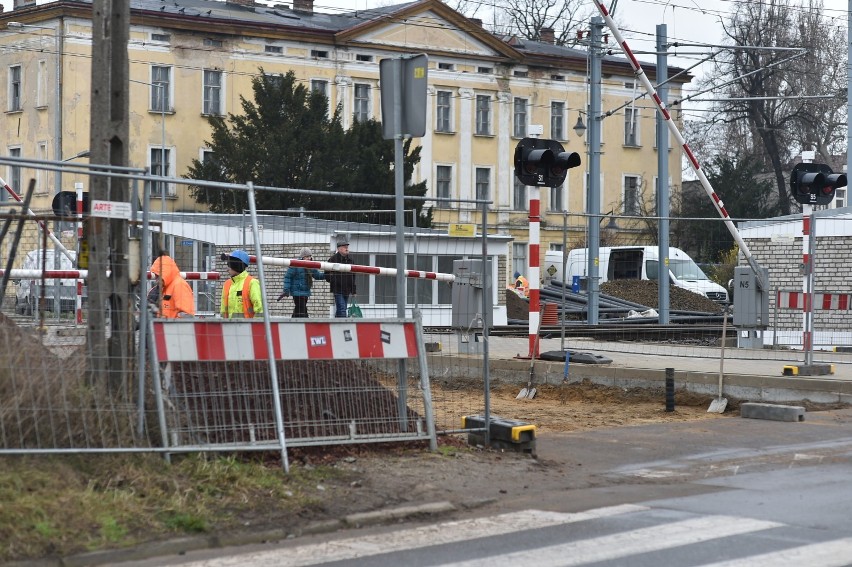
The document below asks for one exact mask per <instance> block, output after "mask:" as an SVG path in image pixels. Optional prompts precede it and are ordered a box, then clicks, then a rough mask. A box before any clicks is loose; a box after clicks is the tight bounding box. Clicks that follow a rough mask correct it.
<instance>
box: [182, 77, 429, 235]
mask: <svg viewBox="0 0 852 567" xmlns="http://www.w3.org/2000/svg"><path fill="white" fill-rule="evenodd" d="M252 91H253V95H254V96H253V100H251V101H249V100H247V99H246V98H244V97H240V104H241V107H242V114H239V115H237V114H228V116H227V117H223V116H211V117H210V118H209V119H208V121H209V123H210V126H211V129H212V136H211V139H210V140H209V141H208V142H207V145H208V146H209V147H210V149H211V151H212V156H211V157H210V158H208V159H206V160H205V161H204V162H203V163H202V162H201V161H199V160H193V162H192V165H191V166H190V168H189V171H188V174H187V177H189V178H190V179H204V180H207V181H222V182H227V183H246V182H248V181H251V182H253V183H254V184H255V185H256V186H265V187H281V188H298V189H312V190H326V191H341V192H349V193H363V194H365V196H364V198H363V199H352V198H350V197H339V196H332V195H329V196H317V195H301V194H297V193H283V192H275V191H259V192H257V193H256V196H257V208H258V210H273V211H274V210H285V209H290V208H298V207H304V208H305V209H306V210H308V211H310V210H316V211H320V210H337V211H342V212H346V211H357V210H376V209H385V210H387V209H394V207H395V202H394V200H393V199H376V198H371V197H369V196H368V195H367V194H377V193H378V194H388V195H393V194H394V173H393V163H394V149H393V141H392V140H384V139H383V138H382V129H381V124H380V123H379V122H377V121H375V120H368V121H367V122H364V123H360V122H357V121H355V122H354V123H353V125H352V127H350V128H349V129H348V130H344V129H343V125H342V120H341V118H340V108H339V107H338V108H337V109H335V112H334V113H333V114H332V115H331V116H329V102H328V99H327V98H326V96H325V95H323V94H322V93H318V92H315V91H311V90H309V89H308V88H307V87H305V86H304V85H303V84H301V83H299V82H298V81H297V80H296V76H295V74H294V73H293V72H292V71H291V72H288V73H287V74H286V75H267V74H264V72H263V69H260V74H259V75H258V76H257V77H255V78H254V79H253V80H252ZM404 156H405V161H404V163H405V182H406V187H405V194H406V195H408V196H423V195H425V194H426V183H425V181H424V182H421V183H417V184H413V185H411V184H410V180H411V176H412V174H413V171H414V166H415V165H416V164H417V163H419V161H420V148H419V147H417V148H415V149H414V150H412V148H411V140H406V142H405V145H404ZM192 195H193V197H194V198H195V199H196V200H197V201H198V202H199V203H204V204H207V205H208V206H209V207H210V210H211V211H213V212H221V213H236V212H240V211H243V210H245V209H246V208H248V201H247V196H246V194H245V192H243V191H235V190H223V189H218V188H206V187H198V186H196V187H193V188H192ZM405 207H406V209H411V208H416V209H417V211H418V216H419V217H420V219H419V220H418V225H419V226H429V225H430V224H431V212H429V211H427V212H425V213H424V212H423V203H422V202H421V201H410V202H406V204H405ZM334 218H335V219H338V220H351V221H355V220H358V221H371V222H385V223H393V220H394V215H393V213H390V214H384V215H382V216H381V218H379V217H377V216H376V215H371V214H363V213H355V212H351V213H347V214H345V215H344V216H340V215H335V216H334Z"/></svg>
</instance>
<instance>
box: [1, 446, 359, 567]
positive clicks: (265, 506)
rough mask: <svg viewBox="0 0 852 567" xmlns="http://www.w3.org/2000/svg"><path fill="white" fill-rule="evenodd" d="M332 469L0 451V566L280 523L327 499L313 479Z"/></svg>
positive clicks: (328, 477)
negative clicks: (18, 454) (7, 454)
mask: <svg viewBox="0 0 852 567" xmlns="http://www.w3.org/2000/svg"><path fill="white" fill-rule="evenodd" d="M341 475H342V473H341V472H340V471H338V470H335V469H334V468H333V467H331V466H324V465H320V466H310V467H300V466H294V467H292V468H291V472H290V474H289V475H285V474H284V472H283V470H282V469H281V466H280V463H269V462H265V461H264V460H263V459H262V458H261V457H259V456H251V457H246V458H239V457H234V456H227V457H226V456H211V455H206V456H205V455H191V456H178V457H173V460H172V464H171V465H169V464H167V463H166V462H165V461H164V460H163V459H162V458H160V457H158V456H156V455H118V456H116V455H91V456H43V457H4V458H3V459H2V460H0V502H2V503H3V504H2V506H0V541H2V542H4V543H3V545H2V546H0V563H3V562H6V561H14V560H25V559H36V558H40V557H45V556H49V555H58V556H66V555H70V554H74V553H79V552H83V551H89V550H94V549H107V548H119V547H128V546H132V545H135V544H138V543H141V542H144V541H151V540H156V539H163V538H167V537H178V536H181V535H186V534H197V533H207V532H217V531H225V530H234V529H247V527H249V526H257V525H258V524H260V523H262V522H263V523H268V524H270V525H271V524H273V523H274V524H275V525H276V526H278V527H282V526H287V525H288V522H293V521H295V520H294V519H296V518H299V517H304V516H305V515H310V514H311V513H312V512H313V511H315V510H317V509H318V508H320V507H321V506H322V505H323V498H330V497H333V491H331V492H321V491H318V490H317V485H318V484H319V483H323V484H326V483H328V482H329V481H334V480H335V479H337V478H339V477H341ZM341 483H345V480H341Z"/></svg>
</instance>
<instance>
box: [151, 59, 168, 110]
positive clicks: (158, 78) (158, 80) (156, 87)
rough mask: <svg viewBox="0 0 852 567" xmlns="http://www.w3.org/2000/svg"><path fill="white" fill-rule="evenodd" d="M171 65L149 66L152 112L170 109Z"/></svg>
mask: <svg viewBox="0 0 852 567" xmlns="http://www.w3.org/2000/svg"><path fill="white" fill-rule="evenodd" d="M171 83H172V68H171V67H160V66H157V65H155V66H152V67H151V110H152V111H154V112H169V111H171V93H170V92H169V91H170V90H171Z"/></svg>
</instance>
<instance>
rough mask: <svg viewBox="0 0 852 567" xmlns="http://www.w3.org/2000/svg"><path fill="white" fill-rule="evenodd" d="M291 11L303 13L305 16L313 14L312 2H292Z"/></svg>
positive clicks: (295, 0) (312, 0)
mask: <svg viewBox="0 0 852 567" xmlns="http://www.w3.org/2000/svg"><path fill="white" fill-rule="evenodd" d="M293 11H294V12H304V13H305V14H313V13H314V0H293Z"/></svg>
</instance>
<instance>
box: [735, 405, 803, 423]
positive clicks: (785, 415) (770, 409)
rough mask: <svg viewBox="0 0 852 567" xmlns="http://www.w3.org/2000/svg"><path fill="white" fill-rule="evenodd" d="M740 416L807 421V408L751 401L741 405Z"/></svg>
mask: <svg viewBox="0 0 852 567" xmlns="http://www.w3.org/2000/svg"><path fill="white" fill-rule="evenodd" d="M740 417H745V418H750V419H770V420H773V421H805V408H803V407H802V406H779V405H775V404H756V403H751V402H749V403H745V404H742V405H740Z"/></svg>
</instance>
